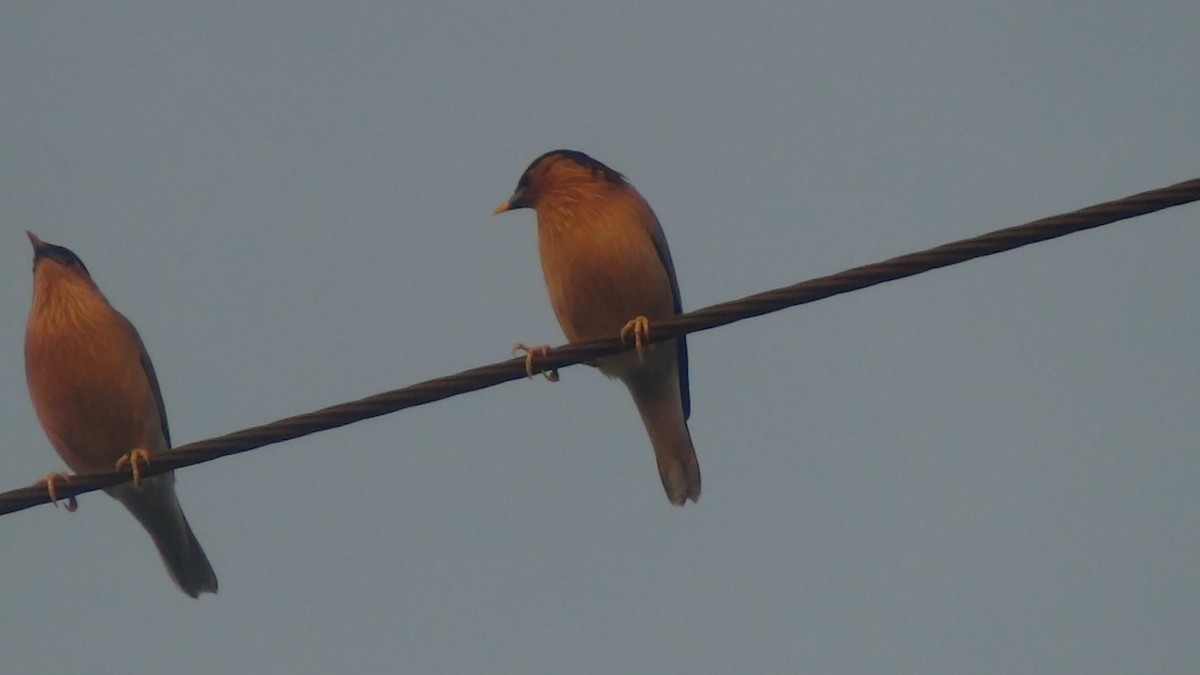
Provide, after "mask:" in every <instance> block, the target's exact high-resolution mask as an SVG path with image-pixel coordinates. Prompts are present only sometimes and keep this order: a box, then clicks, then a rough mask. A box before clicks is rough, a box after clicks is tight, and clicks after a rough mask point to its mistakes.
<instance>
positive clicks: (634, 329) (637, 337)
mask: <svg viewBox="0 0 1200 675" xmlns="http://www.w3.org/2000/svg"><path fill="white" fill-rule="evenodd" d="M630 333H633V344H634V349H635V350H636V351H637V355H638V361H643V360H645V358H646V357H645V355H646V341H647V340H649V338H650V319H647V318H646V317H644V316H635V317H634V318H632V319H630V320H629V323H627V324H625V327H624V328H622V329H621V342H625V340H626V338H628V337H629V334H630Z"/></svg>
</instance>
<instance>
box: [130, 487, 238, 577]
mask: <svg viewBox="0 0 1200 675" xmlns="http://www.w3.org/2000/svg"><path fill="white" fill-rule="evenodd" d="M109 494H111V495H112V496H113V497H115V498H116V499H117V500H118V501H120V502H121V503H122V504H124V505H125V508H126V509H129V512H130V513H132V514H133V517H134V518H137V520H138V522H139V523H141V524H142V527H144V528H146V532H148V533H149V534H150V538H151V539H152V540H154V545H155V547H157V548H158V554H159V555H160V556H162V561H163V564H164V565H166V567H167V573H169V574H170V575H171V579H172V580H173V581H174V582H175V583H176V584H177V585H178V586H179V588H180V589H181V590H183V592H184V593H187V594H188V595H190V596H191V597H193V598H195V597H198V596H199V595H200V594H201V593H216V592H217V575H216V572H214V571H213V568H212V565H211V564H210V563H209V562H208V556H206V555H205V554H204V549H203V548H201V547H200V542H199V541H198V540H197V539H196V535H195V534H194V533H193V532H192V528H191V526H190V525H188V521H187V518H186V517H185V516H184V515H183V509H181V508H180V506H179V499H178V498H177V497H176V496H175V477H174V475H172V474H162V475H158V476H154V477H151V478H146V479H143V480H142V490H141V491H140V492H139V491H136V490H134V489H133V486H132V485H131V484H128V483H127V484H125V485H119V486H117V487H115V488H112V489H110V490H109Z"/></svg>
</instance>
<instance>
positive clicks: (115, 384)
mask: <svg viewBox="0 0 1200 675" xmlns="http://www.w3.org/2000/svg"><path fill="white" fill-rule="evenodd" d="M26 234H28V235H29V241H30V242H31V243H32V244H33V306H32V307H31V308H30V311H29V323H28V326H27V328H26V333H25V378H26V380H27V381H28V383H29V396H30V398H31V399H32V400H33V408H34V411H35V412H36V413H37V417H38V420H39V421H40V422H41V423H42V428H43V429H44V430H45V431H46V436H48V437H49V438H50V443H51V445H53V446H54V449H55V450H57V451H58V454H59V456H60V457H62V459H63V461H64V462H66V463H67V466H69V467H70V468H71V470H73V471H77V472H83V471H94V470H102V469H109V468H112V467H113V466H114V465H117V466H120V465H122V464H125V463H130V464H132V466H133V468H134V474H135V482H134V483H125V484H123V485H117V486H115V487H111V488H108V489H106V490H105V491H106V492H108V494H109V495H111V496H112V497H114V498H116V500H117V501H119V502H121V503H122V504H124V505H125V508H126V509H128V510H129V512H130V513H132V514H133V516H134V518H137V520H138V522H139V523H141V524H142V527H144V528H146V531H147V532H148V533H149V534H150V538H151V539H153V540H154V545H155V546H156V547H158V552H159V554H160V555H161V556H162V560H163V563H164V564H165V565H166V567H167V572H169V573H170V575H171V578H172V579H173V580H174V581H175V583H176V584H178V585H179V587H180V588H181V589H182V590H183V592H184V593H187V594H188V595H190V596H192V597H193V598H194V597H197V596H199V595H200V594H201V593H216V592H217V576H216V574H215V573H214V572H213V569H212V566H211V565H210V564H209V562H208V557H207V556H205V555H204V550H203V549H202V548H200V542H199V541H197V540H196V535H195V534H193V533H192V528H191V527H190V526H189V525H188V521H187V518H185V517H184V515H183V510H182V509H180V507H179V500H178V499H177V498H176V496H175V476H174V473H164V474H159V475H157V476H152V477H147V478H144V479H141V478H139V477H138V468H139V467H138V463H139V462H143V463H144V462H147V461H149V460H150V458H153V457H154V456H155V455H157V454H159V453H163V452H166V451H168V450H170V448H171V433H170V431H169V430H168V428H167V413H166V410H165V408H164V407H163V399H162V392H161V391H160V390H159V387H158V378H157V377H156V376H155V374H154V366H153V365H152V364H151V363H150V356H149V355H148V354H147V353H146V347H145V346H144V345H143V344H142V339H141V337H140V336H139V335H138V332H137V329H135V328H134V327H133V324H132V323H130V322H129V320H128V319H126V318H125V317H124V316H122V315H121V314H120V313H119V312H117V310H115V309H113V307H112V305H110V304H109V303H108V299H107V298H105V297H104V294H103V293H101V292H100V289H99V288H98V287H97V286H96V282H94V281H92V277H91V274H89V273H88V270H87V268H86V267H85V266H84V264H83V262H82V261H81V260H80V259H79V257H78V256H76V255H75V254H74V253H72V252H71V251H70V250H69V249H66V248H63V247H62V246H55V245H53V244H47V243H46V242H44V241H42V240H41V239H38V238H37V236H35V235H34V234H33V233H32V232H27V233H26ZM50 488H51V492H52V494H53V481H51V482H50Z"/></svg>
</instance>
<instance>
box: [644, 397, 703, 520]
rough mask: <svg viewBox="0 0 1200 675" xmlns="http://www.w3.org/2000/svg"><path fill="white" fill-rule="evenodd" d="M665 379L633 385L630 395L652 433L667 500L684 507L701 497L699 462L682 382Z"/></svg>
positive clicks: (652, 443) (649, 431)
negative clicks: (685, 412) (685, 407)
mask: <svg viewBox="0 0 1200 675" xmlns="http://www.w3.org/2000/svg"><path fill="white" fill-rule="evenodd" d="M666 380H667V381H666V382H663V381H661V380H660V381H659V382H656V383H654V384H648V383H639V382H630V383H629V392H630V393H631V394H632V395H633V402H634V404H635V405H637V409H638V413H640V414H641V416H642V422H643V423H645V425H646V431H647V433H649V434H650V444H651V445H652V446H654V457H655V459H656V460H657V461H658V474H659V476H660V477H661V478H662V484H663V489H664V490H666V492H667V499H669V500H671V503H672V504H674V505H676V506H683V504H684V503H686V502H687V500H689V499H690V500H692V501H693V502H694V501H696V500H697V499H699V498H700V462H699V461H698V460H697V459H696V450H695V448H694V447H693V446H692V435H691V433H690V432H689V431H688V427H687V421H686V420H684V418H683V402H682V401H681V400H680V394H679V383H678V381H677V380H676V378H673V377H672V378H666Z"/></svg>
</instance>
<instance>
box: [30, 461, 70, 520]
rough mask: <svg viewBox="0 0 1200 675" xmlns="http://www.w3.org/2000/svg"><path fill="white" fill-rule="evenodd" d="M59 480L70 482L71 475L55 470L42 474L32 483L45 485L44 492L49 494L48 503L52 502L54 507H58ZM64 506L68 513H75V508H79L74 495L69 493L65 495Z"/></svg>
mask: <svg viewBox="0 0 1200 675" xmlns="http://www.w3.org/2000/svg"><path fill="white" fill-rule="evenodd" d="M60 482H61V483H70V482H71V477H70V476H68V475H67V474H65V473H61V472H58V471H55V472H54V473H48V474H46V475H45V476H42V477H41V478H39V479H38V480H37V483H34V485H45V486H46V493H47V494H49V495H50V503H51V504H53V505H54V508H56V509H57V508H58V487H57V484H58V483H60ZM66 508H67V512H68V513H75V510H76V509H78V508H79V502H77V501H75V495H71V496H70V497H67V506H66Z"/></svg>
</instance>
